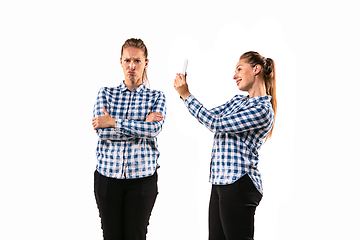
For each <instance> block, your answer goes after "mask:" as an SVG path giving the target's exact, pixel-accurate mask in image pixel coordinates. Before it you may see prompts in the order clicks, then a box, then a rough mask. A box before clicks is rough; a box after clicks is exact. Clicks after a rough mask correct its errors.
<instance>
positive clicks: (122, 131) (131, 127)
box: [115, 92, 166, 138]
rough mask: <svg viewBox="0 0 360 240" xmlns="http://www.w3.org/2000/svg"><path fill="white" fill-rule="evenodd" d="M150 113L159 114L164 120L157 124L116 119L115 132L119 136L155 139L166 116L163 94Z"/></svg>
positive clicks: (161, 93)
mask: <svg viewBox="0 0 360 240" xmlns="http://www.w3.org/2000/svg"><path fill="white" fill-rule="evenodd" d="M152 112H158V113H161V115H162V116H164V119H163V120H162V121H157V122H144V121H134V120H128V119H116V123H115V132H116V133H118V134H119V135H125V136H133V137H136V138H154V137H156V136H157V135H158V134H159V133H160V132H161V129H162V125H163V124H164V121H165V115H166V105H165V95H164V93H163V92H160V94H159V97H158V99H157V101H156V102H155V105H154V107H153V109H152Z"/></svg>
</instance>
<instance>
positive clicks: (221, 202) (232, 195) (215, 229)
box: [209, 174, 262, 240]
mask: <svg viewBox="0 0 360 240" xmlns="http://www.w3.org/2000/svg"><path fill="white" fill-rule="evenodd" d="M261 198H262V195H261V194H260V193H259V191H258V190H257V189H256V187H255V185H254V184H253V182H252V181H251V179H250V177H249V175H247V174H246V175H244V176H243V177H241V178H240V179H239V180H237V181H236V182H235V183H233V184H229V185H212V189H211V197H210V206H209V239H210V240H235V239H236V240H252V239H253V238H254V216H255V209H256V207H257V206H258V205H259V203H260V201H261Z"/></svg>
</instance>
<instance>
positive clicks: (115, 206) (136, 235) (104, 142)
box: [92, 38, 166, 240]
mask: <svg viewBox="0 0 360 240" xmlns="http://www.w3.org/2000/svg"><path fill="white" fill-rule="evenodd" d="M147 56H148V51H147V48H146V46H145V44H144V43H143V41H142V40H141V39H134V38H131V39H128V40H126V41H125V43H124V45H123V46H122V50H121V57H120V64H121V66H122V68H123V71H124V75H125V80H124V81H123V82H121V83H120V85H119V86H118V87H104V88H101V89H100V91H99V93H98V95H97V100H96V103H95V105H94V111H93V119H92V125H93V128H94V130H96V133H97V134H98V136H99V140H98V143H97V148H96V157H97V161H98V163H97V166H96V171H95V173H94V193H95V198H96V203H97V206H98V209H99V213H100V218H101V226H102V229H103V236H104V239H105V240H109V239H110V240H112V239H116V240H120V239H126V240H127V239H134V240H140V239H141V240H144V239H146V233H147V226H148V224H149V218H150V214H151V211H152V209H153V206H154V203H155V199H156V197H157V194H158V191H157V171H156V170H157V168H158V163H157V160H158V157H159V151H158V146H157V138H156V137H157V135H158V134H159V133H160V131H161V129H162V126H163V123H164V118H165V111H166V109H165V95H164V93H163V92H161V91H157V90H150V89H149V88H147V87H146V84H147V74H146V69H147V66H148V63H149V60H148V59H147Z"/></svg>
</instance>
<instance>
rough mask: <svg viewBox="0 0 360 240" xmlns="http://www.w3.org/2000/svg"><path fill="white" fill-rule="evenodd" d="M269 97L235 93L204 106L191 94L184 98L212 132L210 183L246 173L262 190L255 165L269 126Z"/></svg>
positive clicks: (271, 115)
mask: <svg viewBox="0 0 360 240" xmlns="http://www.w3.org/2000/svg"><path fill="white" fill-rule="evenodd" d="M270 100H271V97H270V96H261V97H253V98H249V97H247V96H243V95H236V96H235V97H233V98H232V99H231V100H230V101H228V102H227V103H225V104H223V105H221V106H219V107H216V108H213V109H211V110H207V109H206V108H205V107H203V105H202V104H201V103H200V102H199V101H198V100H197V99H196V98H195V97H194V96H193V95H189V96H188V97H187V98H186V99H185V101H184V103H185V105H186V107H187V108H188V110H189V112H190V113H191V114H192V115H193V116H194V117H195V118H197V119H198V121H199V122H200V123H201V124H203V125H205V126H206V127H207V128H208V129H209V130H210V131H212V132H214V133H215V135H214V143H213V149H212V154H211V166H210V182H211V183H212V184H214V185H226V184H231V183H233V182H235V181H236V180H238V179H239V178H241V177H242V176H244V175H245V174H248V175H249V176H250V178H251V180H252V181H253V183H254V185H255V186H256V188H257V189H258V190H259V192H260V193H261V194H262V193H263V188H262V181H261V174H260V172H259V170H258V168H257V165H258V162H259V154H258V151H259V149H260V147H261V145H262V144H263V142H264V140H265V138H266V136H267V135H268V134H269V132H270V130H271V128H272V126H273V121H274V112H273V109H272V106H271V102H270Z"/></svg>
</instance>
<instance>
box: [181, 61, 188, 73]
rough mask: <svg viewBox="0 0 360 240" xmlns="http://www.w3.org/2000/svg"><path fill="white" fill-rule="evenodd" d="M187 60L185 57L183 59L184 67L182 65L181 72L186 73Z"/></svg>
mask: <svg viewBox="0 0 360 240" xmlns="http://www.w3.org/2000/svg"><path fill="white" fill-rule="evenodd" d="M188 62H189V61H188V60H187V58H185V61H184V67H183V71H182V74H184V75H185V74H186V69H187V65H188Z"/></svg>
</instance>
